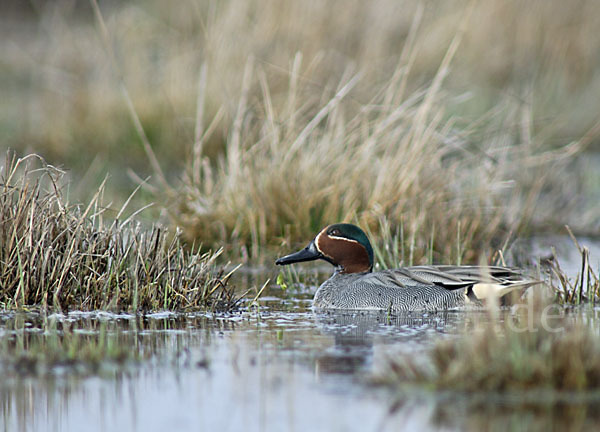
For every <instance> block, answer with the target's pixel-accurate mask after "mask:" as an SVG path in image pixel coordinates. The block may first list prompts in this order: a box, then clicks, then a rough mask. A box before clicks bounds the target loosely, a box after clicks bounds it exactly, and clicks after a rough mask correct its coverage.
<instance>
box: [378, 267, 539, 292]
mask: <svg viewBox="0 0 600 432" xmlns="http://www.w3.org/2000/svg"><path fill="white" fill-rule="evenodd" d="M383 273H390V275H389V276H388V277H389V278H391V279H393V280H396V281H397V283H399V284H400V285H401V286H414V285H436V286H439V287H443V288H445V289H447V290H456V289H460V288H471V289H472V291H473V293H474V294H475V296H476V297H477V298H478V299H480V300H481V299H483V298H489V297H501V296H503V295H505V294H507V293H509V292H510V291H513V290H516V289H524V288H528V287H530V286H532V285H537V284H539V283H541V281H539V280H535V279H530V278H526V277H524V276H523V275H522V274H521V272H520V271H519V270H518V269H515V268H510V267H499V266H450V265H441V266H413V267H402V268H399V269H394V270H390V271H388V272H383Z"/></svg>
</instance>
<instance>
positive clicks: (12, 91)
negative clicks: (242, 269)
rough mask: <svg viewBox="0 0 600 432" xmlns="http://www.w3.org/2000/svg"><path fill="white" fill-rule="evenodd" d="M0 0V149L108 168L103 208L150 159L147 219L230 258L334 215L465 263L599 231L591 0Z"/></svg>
mask: <svg viewBox="0 0 600 432" xmlns="http://www.w3.org/2000/svg"><path fill="white" fill-rule="evenodd" d="M1 7H2V10H3V13H2V14H1V15H2V16H1V17H0V94H1V95H2V97H1V98H0V149H1V150H5V149H9V148H10V149H13V150H15V151H16V152H17V154H19V155H25V154H28V153H32V152H35V153H38V154H40V155H41V156H43V157H44V158H45V159H46V161H47V162H48V163H50V164H53V165H57V166H60V167H63V168H65V169H67V170H69V175H70V178H71V180H72V182H71V184H70V186H69V196H70V197H71V199H72V200H75V201H76V200H86V199H89V197H91V196H92V195H93V194H94V193H95V192H96V190H97V188H98V185H99V184H100V182H101V181H102V179H103V178H104V177H105V176H106V175H107V174H108V175H109V176H110V180H109V182H108V186H107V187H106V189H105V192H104V193H105V195H106V196H107V199H105V201H106V202H110V203H112V204H111V207H114V208H115V209H117V210H115V214H116V212H117V211H118V209H119V208H120V207H121V204H122V203H123V202H124V201H125V200H126V198H127V196H128V195H129V194H130V193H131V191H132V190H133V189H134V188H135V186H136V185H137V184H138V182H139V179H146V178H147V177H148V176H149V177H150V179H149V181H148V182H147V184H146V186H145V188H144V189H143V191H142V192H141V193H139V194H137V195H136V201H135V202H136V204H138V205H139V206H141V205H144V204H146V203H148V202H149V201H154V202H156V203H157V205H156V206H155V207H154V209H155V210H154V213H150V216H149V217H151V218H157V217H158V216H159V215H160V216H161V217H162V218H163V219H162V220H163V221H164V222H165V223H168V224H171V225H177V226H179V227H181V228H182V229H183V231H184V235H185V237H186V238H187V239H188V240H190V241H194V242H196V243H197V244H198V243H203V244H205V245H209V246H216V245H220V244H223V243H225V244H226V245H228V250H229V251H230V252H232V253H233V254H234V255H239V256H242V257H250V258H252V257H255V258H256V257H257V256H258V255H260V254H261V251H262V250H263V247H264V246H275V247H279V248H281V247H286V248H287V247H288V246H290V243H295V242H299V241H301V242H307V241H308V240H309V239H310V238H311V236H312V235H314V234H315V233H316V232H317V230H319V229H320V228H321V227H322V226H324V225H326V224H328V223H334V222H338V221H341V220H346V221H355V222H358V223H361V224H362V225H363V226H366V227H368V228H369V229H371V230H372V231H373V235H374V236H376V235H377V234H378V233H381V232H384V231H386V230H387V231H388V232H389V227H390V226H391V227H396V228H395V231H396V233H397V234H398V239H399V240H398V241H403V242H406V243H408V244H409V246H410V247H411V248H413V247H414V248H416V249H419V250H425V249H429V250H430V251H431V250H433V252H432V253H433V254H434V258H436V257H437V258H438V259H444V258H447V257H451V256H452V257H453V256H455V255H456V253H455V251H456V250H457V247H458V248H459V249H460V250H461V252H460V253H459V254H458V255H461V256H459V257H457V259H464V260H466V261H475V260H476V259H477V258H478V256H479V255H480V254H481V253H487V252H489V248H490V247H491V248H492V249H493V248H496V247H501V245H502V244H503V242H504V241H505V240H506V239H508V238H509V237H510V236H511V235H513V236H514V235H516V234H521V233H528V232H533V231H544V230H546V231H547V230H556V229H557V228H558V227H560V226H562V225H563V224H564V223H569V224H571V226H573V227H574V228H575V230H576V232H577V231H578V232H585V233H588V234H597V233H598V231H599V230H600V222H599V220H600V218H598V217H597V215H598V205H597V203H598V198H600V193H599V192H598V184H600V182H599V181H600V176H599V175H598V165H599V163H600V162H599V158H598V157H597V156H596V154H597V153H598V151H600V140H599V138H598V134H599V131H600V126H599V123H598V122H599V121H600V116H599V113H600V67H599V66H600V33H599V32H598V28H600V8H598V4H597V2H596V1H595V0H573V1H569V2H565V1H563V0H493V1H479V2H477V1H466V0H448V1H424V2H423V1H417V0H402V1H397V0H374V1H369V2H364V1H361V0H327V1H321V0H307V1H302V2H300V1H291V0H261V1H258V0H227V1H216V0H215V1H209V0H206V1H204V0H186V1H182V2H177V3H172V2H164V1H150V0H144V1H135V0H131V1H100V2H99V9H98V10H99V11H100V13H101V15H99V14H98V13H95V12H94V2H92V1H90V2H87V1H76V0H57V1H41V0H38V1H34V0H31V1H18V0H11V1H6V0H4V1H2V2H1ZM129 102H130V103H131V108H132V109H130V108H129V107H128V103H129ZM136 117H139V120H140V124H141V126H142V129H143V133H141V130H140V129H139V128H136V126H135V118H136ZM144 134H145V136H146V137H147V142H148V143H149V145H150V146H151V149H152V152H153V154H154V155H155V156H156V160H157V161H158V163H159V164H160V168H161V170H162V171H163V173H164V177H165V180H164V181H163V180H161V174H160V172H159V171H158V170H157V169H156V166H153V165H152V163H151V160H150V159H149V155H148V151H147V150H145V149H144V137H143V135H144ZM415 260H416V261H418V260H419V256H418V254H417V255H415Z"/></svg>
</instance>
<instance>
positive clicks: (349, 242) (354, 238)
mask: <svg viewBox="0 0 600 432" xmlns="http://www.w3.org/2000/svg"><path fill="white" fill-rule="evenodd" d="M317 259H323V260H325V261H327V262H330V263H331V264H333V265H334V266H336V267H337V268H338V271H340V272H341V273H363V272H370V271H371V270H372V269H373V248H372V247H371V243H369V239H368V238H367V235H366V234H365V233H364V231H363V230H361V229H360V228H359V227H357V226H356V225H352V224H344V223H342V224H334V225H329V226H328V227H325V228H323V229H322V230H321V232H320V233H319V234H317V236H316V237H315V238H314V240H313V241H311V242H310V243H309V245H308V246H306V247H305V248H304V249H302V250H301V251H298V252H296V253H293V254H291V255H287V256H284V257H283V258H279V259H278V260H277V261H275V264H277V265H287V264H293V263H297V262H302V261H313V260H317Z"/></svg>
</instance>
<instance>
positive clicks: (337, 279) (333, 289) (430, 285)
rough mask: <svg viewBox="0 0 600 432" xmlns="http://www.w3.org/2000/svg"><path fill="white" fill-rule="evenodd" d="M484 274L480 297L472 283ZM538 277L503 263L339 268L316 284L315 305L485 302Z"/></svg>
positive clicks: (410, 307)
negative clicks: (350, 270)
mask: <svg viewBox="0 0 600 432" xmlns="http://www.w3.org/2000/svg"><path fill="white" fill-rule="evenodd" d="M442 269H443V270H445V271H446V272H447V273H444V272H442V271H441V270H442ZM482 274H487V275H488V276H486V277H485V278H484V277H483V276H481V275H482ZM482 280H486V283H485V285H486V288H487V289H486V290H485V295H482V297H478V296H477V295H475V293H474V292H473V287H474V286H478V283H479V286H481V285H482V284H481V281H482ZM487 281H489V282H487ZM492 281H493V282H492ZM536 283H538V281H533V280H529V281H528V280H524V279H522V278H521V277H520V275H519V274H518V273H516V272H514V271H513V270H511V269H506V268H502V267H491V268H489V269H487V268H481V267H450V266H439V267H434V266H431V267H429V266H415V267H404V268H401V269H395V270H385V271H381V272H377V273H355V274H344V273H341V272H336V273H334V275H333V276H332V277H331V278H330V279H328V280H327V281H325V282H324V283H323V284H322V285H321V286H320V287H319V289H318V290H317V292H316V294H315V298H314V302H313V307H315V308H317V309H379V310H391V311H416V310H444V309H454V308H463V307H468V306H482V305H483V303H482V300H487V299H488V298H490V297H492V295H491V294H492V293H494V292H495V293H496V296H501V295H504V294H506V293H508V292H510V291H511V290H514V289H519V288H525V287H527V286H531V285H534V284H536ZM480 294H483V293H480Z"/></svg>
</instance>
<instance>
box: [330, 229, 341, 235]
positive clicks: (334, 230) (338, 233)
mask: <svg viewBox="0 0 600 432" xmlns="http://www.w3.org/2000/svg"><path fill="white" fill-rule="evenodd" d="M329 235H333V236H340V235H342V233H341V232H340V230H339V229H332V230H331V231H330V232H329Z"/></svg>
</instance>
